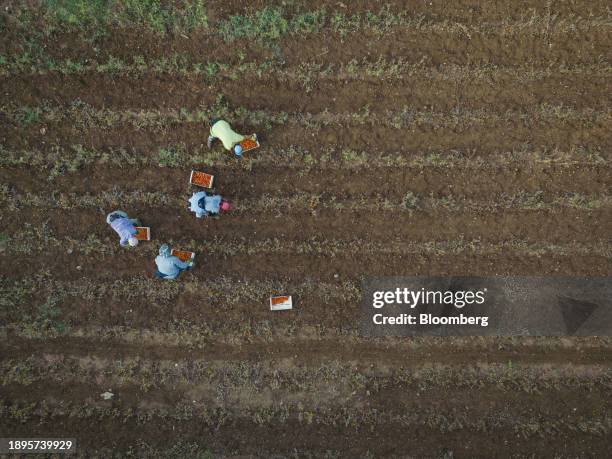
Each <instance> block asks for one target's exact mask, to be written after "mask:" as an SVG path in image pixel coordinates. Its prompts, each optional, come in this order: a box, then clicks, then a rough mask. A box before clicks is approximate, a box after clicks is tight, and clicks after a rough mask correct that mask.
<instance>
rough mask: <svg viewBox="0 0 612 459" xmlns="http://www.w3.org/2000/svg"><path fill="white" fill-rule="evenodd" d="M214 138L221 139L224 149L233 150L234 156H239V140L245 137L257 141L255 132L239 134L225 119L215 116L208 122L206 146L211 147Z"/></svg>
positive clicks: (240, 153) (240, 149)
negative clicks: (245, 134) (208, 133)
mask: <svg viewBox="0 0 612 459" xmlns="http://www.w3.org/2000/svg"><path fill="white" fill-rule="evenodd" d="M215 139H219V140H221V142H222V143H223V146H224V147H225V149H226V150H228V151H233V152H234V154H235V155H236V156H241V155H242V147H241V146H240V142H242V141H243V140H245V139H251V140H255V141H257V134H253V135H250V136H244V135H240V134H238V133H237V132H234V130H233V129H232V127H231V126H230V124H229V123H228V122H227V121H225V120H221V119H218V118H215V119H213V120H212V121H211V122H210V135H209V136H208V148H212V143H213V141H214V140H215Z"/></svg>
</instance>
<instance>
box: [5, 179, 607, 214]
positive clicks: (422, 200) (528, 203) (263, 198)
mask: <svg viewBox="0 0 612 459" xmlns="http://www.w3.org/2000/svg"><path fill="white" fill-rule="evenodd" d="M185 203H186V198H184V197H182V196H177V195H174V194H168V193H165V192H162V191H140V190H138V191H122V190H120V189H113V190H111V191H101V192H99V193H97V194H83V193H61V192H53V193H40V194H34V193H29V192H28V193H24V194H19V193H16V192H13V191H11V188H9V186H8V185H2V186H0V204H2V205H3V206H5V208H6V209H7V210H9V211H17V210H22V209H27V208H36V209H47V210H48V209H64V210H72V209H110V208H112V207H128V206H130V207H133V206H146V207H147V208H148V209H154V208H167V207H169V206H171V207H175V208H181V207H184V206H185ZM609 207H612V196H610V195H607V194H606V195H597V194H593V195H586V194H581V193H565V194H563V195H560V196H558V195H557V196H547V195H546V194H545V193H544V192H543V191H537V192H519V193H515V194H508V193H502V194H497V195H495V194H490V195H488V196H487V199H486V200H473V199H467V198H459V197H455V196H453V195H446V196H440V197H436V196H434V195H433V194H431V195H430V196H421V195H418V194H415V193H412V192H407V193H406V195H405V196H404V197H403V198H402V199H400V200H393V199H390V198H388V197H385V196H383V195H381V194H376V193H375V194H371V195H370V194H368V195H356V196H351V197H350V198H338V197H336V196H329V195H324V194H321V193H304V192H297V193H295V194H293V195H291V196H286V195H282V196H278V195H271V194H262V195H259V196H257V197H256V198H242V199H240V200H237V201H235V202H234V203H233V207H232V214H233V215H243V214H248V215H253V214H256V215H262V214H275V215H277V214H279V213H280V212H307V213H312V212H313V211H316V210H319V209H330V210H335V211H393V212H409V213H413V212H416V211H420V212H436V211H443V212H472V213H491V212H497V211H500V210H512V209H519V210H540V211H554V210H558V209H563V208H573V209H583V210H594V209H603V208H609Z"/></svg>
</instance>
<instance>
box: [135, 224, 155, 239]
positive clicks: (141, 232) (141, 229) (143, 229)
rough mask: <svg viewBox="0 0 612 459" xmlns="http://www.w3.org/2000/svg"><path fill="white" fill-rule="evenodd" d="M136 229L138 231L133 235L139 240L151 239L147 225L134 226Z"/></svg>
mask: <svg viewBox="0 0 612 459" xmlns="http://www.w3.org/2000/svg"><path fill="white" fill-rule="evenodd" d="M134 228H135V229H136V231H138V232H137V233H136V234H135V235H134V237H135V238H136V239H138V240H139V241H150V240H151V228H149V227H148V226H135V227H134Z"/></svg>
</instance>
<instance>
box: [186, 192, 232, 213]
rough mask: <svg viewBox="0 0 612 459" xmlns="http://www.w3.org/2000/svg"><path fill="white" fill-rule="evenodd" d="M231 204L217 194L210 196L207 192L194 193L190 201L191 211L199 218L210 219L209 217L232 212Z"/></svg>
mask: <svg viewBox="0 0 612 459" xmlns="http://www.w3.org/2000/svg"><path fill="white" fill-rule="evenodd" d="M230 207H231V206H230V203H229V202H228V201H226V200H225V199H223V198H222V197H221V196H220V195H218V194H216V195H213V196H209V195H207V194H206V192H205V191H199V192H197V193H193V196H191V198H190V199H189V210H190V211H191V212H194V213H195V214H196V217H197V218H202V217H208V216H209V215H211V216H213V217H216V216H218V215H219V214H221V213H225V212H228V211H229V210H230Z"/></svg>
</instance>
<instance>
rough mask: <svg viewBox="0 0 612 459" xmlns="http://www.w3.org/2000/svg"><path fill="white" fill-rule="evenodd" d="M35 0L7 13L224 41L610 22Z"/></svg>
mask: <svg viewBox="0 0 612 459" xmlns="http://www.w3.org/2000/svg"><path fill="white" fill-rule="evenodd" d="M42 5H43V7H44V8H42V9H39V8H33V7H27V6H25V5H21V6H20V7H17V8H15V9H14V10H12V16H13V17H14V18H15V19H16V20H17V21H18V24H19V26H20V27H21V28H23V29H27V28H32V27H37V28H39V29H42V31H43V32H44V33H46V34H50V33H52V32H54V31H55V30H57V29H72V30H74V29H81V30H86V31H94V32H95V33H96V34H105V33H108V32H109V29H110V28H111V27H113V26H119V27H134V26H141V27H146V28H148V29H150V30H152V31H154V32H157V33H161V34H164V33H166V32H170V31H171V32H175V33H179V34H181V33H182V34H185V33H188V32H191V31H194V30H199V31H200V32H203V33H205V34H207V35H211V36H216V37H220V38H222V39H223V40H225V41H227V42H231V41H234V40H240V39H248V40H258V41H260V42H264V43H274V42H276V41H277V40H279V39H281V38H283V37H285V36H306V35H310V34H319V33H326V34H329V33H335V34H339V35H340V36H341V37H345V36H346V35H348V34H350V33H356V32H360V33H372V34H375V35H382V34H385V33H388V32H390V31H392V30H397V29H400V30H409V31H412V32H414V33H424V32H430V33H445V34H453V35H456V36H459V37H462V38H465V39H468V40H469V39H472V36H473V35H479V34H481V35H493V34H495V35H501V36H503V37H515V36H517V35H519V34H522V35H529V36H533V37H534V38H541V39H546V40H550V39H551V38H552V37H554V36H555V35H557V34H566V33H571V34H578V33H584V32H589V31H591V30H593V29H598V28H603V29H605V28H607V27H609V26H610V20H609V18H608V17H607V16H604V17H588V18H583V17H579V16H575V17H571V18H562V19H559V18H555V17H554V16H552V15H551V14H541V13H537V12H536V11H533V12H532V14H531V15H530V16H527V15H525V17H524V19H521V20H519V21H514V20H504V21H501V22H486V21H482V22H479V23H476V24H464V23H460V22H454V21H449V20H448V19H446V18H445V17H443V16H441V17H440V16H435V15H432V14H424V13H417V14H410V13H408V12H405V11H401V12H397V13H396V12H393V11H391V9H390V8H389V7H388V6H385V7H382V8H380V9H379V10H378V11H377V12H373V11H365V12H360V13H355V14H346V13H345V12H344V11H342V10H332V11H328V10H326V9H319V10H311V11H302V12H295V13H293V14H292V13H291V12H290V11H287V10H286V9H285V8H283V7H280V6H267V7H265V8H263V9H259V10H253V11H251V12H248V13H247V14H237V15H231V16H229V17H228V18H226V19H222V20H221V21H219V22H218V23H216V24H213V25H212V26H211V25H209V22H208V17H207V12H206V9H205V7H204V2H203V1H202V0H183V1H180V0H175V1H173V2H162V1H161V0H121V1H118V0H108V1H104V0H43V1H42ZM41 20H42V24H40V21H41ZM185 38H187V37H186V36H185Z"/></svg>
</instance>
